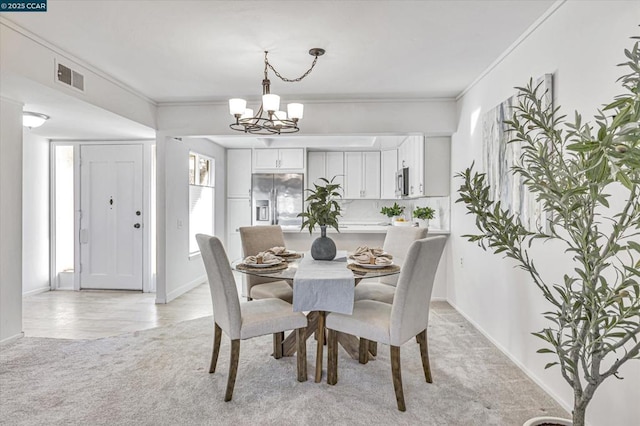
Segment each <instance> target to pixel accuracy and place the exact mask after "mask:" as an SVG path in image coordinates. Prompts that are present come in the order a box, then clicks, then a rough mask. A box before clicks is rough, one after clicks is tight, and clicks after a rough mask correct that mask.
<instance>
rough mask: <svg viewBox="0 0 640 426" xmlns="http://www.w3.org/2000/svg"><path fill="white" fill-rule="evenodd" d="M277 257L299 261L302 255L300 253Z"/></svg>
mask: <svg viewBox="0 0 640 426" xmlns="http://www.w3.org/2000/svg"><path fill="white" fill-rule="evenodd" d="M279 257H281V258H283V259H284V260H295V259H301V258H302V255H301V254H300V253H293V254H285V255H282V254H281V255H279Z"/></svg>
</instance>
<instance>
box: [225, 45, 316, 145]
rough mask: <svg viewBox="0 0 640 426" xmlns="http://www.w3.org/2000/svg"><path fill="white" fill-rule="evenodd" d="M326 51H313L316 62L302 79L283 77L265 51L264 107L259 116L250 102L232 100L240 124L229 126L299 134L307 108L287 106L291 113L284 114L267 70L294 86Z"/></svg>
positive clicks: (248, 130)
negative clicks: (272, 89)
mask: <svg viewBox="0 0 640 426" xmlns="http://www.w3.org/2000/svg"><path fill="white" fill-rule="evenodd" d="M324 52H325V50H324V49H321V48H318V47H316V48H313V49H311V50H309V55H311V56H313V57H314V58H313V63H312V64H311V68H309V69H308V70H307V71H306V72H305V73H304V74H302V75H301V76H300V77H298V78H294V79H288V78H285V77H283V76H282V75H280V73H279V72H278V71H276V69H275V68H274V67H273V66H272V65H271V64H270V63H269V60H268V59H267V54H268V53H269V52H267V51H265V52H264V80H262V104H261V105H260V109H259V110H258V113H257V114H256V115H253V110H252V109H251V108H247V101H245V100H244V99H238V98H234V99H229V113H231V115H233V116H234V117H235V118H236V122H235V123H232V124H230V125H229V127H231V128H232V129H233V130H237V131H239V132H244V133H252V134H254V135H273V134H278V135H279V134H281V133H295V132H297V131H298V130H300V129H299V128H298V121H299V120H300V119H302V112H303V109H304V106H303V105H302V104H299V103H291V104H288V105H287V112H284V111H280V96H278V95H275V94H273V93H271V91H270V86H271V81H269V77H268V76H267V71H268V69H269V68H271V71H273V72H274V74H275V75H276V76H278V78H280V80H282V81H285V82H288V83H294V82H297V81H300V80H302V79H303V78H305V77H306V76H308V75H309V73H310V72H311V70H313V67H314V66H315V65H316V62H317V61H318V56H322V55H324Z"/></svg>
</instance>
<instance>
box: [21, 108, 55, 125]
mask: <svg viewBox="0 0 640 426" xmlns="http://www.w3.org/2000/svg"><path fill="white" fill-rule="evenodd" d="M48 119H49V116H48V115H44V114H39V113H37V112H31V111H24V112H23V113H22V125H23V126H24V127H28V128H30V129H33V128H34V127H40V126H42V125H43V124H44V122H45V121H47V120H48Z"/></svg>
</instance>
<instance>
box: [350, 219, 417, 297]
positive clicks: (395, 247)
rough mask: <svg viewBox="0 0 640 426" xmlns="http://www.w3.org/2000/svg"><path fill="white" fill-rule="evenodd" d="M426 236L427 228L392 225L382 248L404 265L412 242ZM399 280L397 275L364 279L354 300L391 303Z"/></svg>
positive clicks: (394, 259)
mask: <svg viewBox="0 0 640 426" xmlns="http://www.w3.org/2000/svg"><path fill="white" fill-rule="evenodd" d="M426 236H427V228H414V227H409V226H406V227H405V226H391V227H389V229H388V230H387V235H386V236H385V237H384V243H383V245H382V249H383V250H384V251H386V252H387V253H390V254H392V255H393V263H395V264H396V265H400V267H403V264H404V260H405V258H406V257H407V252H408V251H409V247H410V246H411V244H413V242H414V241H416V240H420V239H422V238H425V237H426ZM397 281H398V276H397V275H390V276H386V277H380V278H379V279H378V280H377V281H374V280H363V281H362V282H361V283H360V284H358V285H357V286H356V289H355V296H354V300H356V301H358V300H377V301H378V302H384V303H389V304H390V303H392V302H393V295H394V294H395V292H396V282H397Z"/></svg>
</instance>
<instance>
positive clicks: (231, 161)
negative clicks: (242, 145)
mask: <svg viewBox="0 0 640 426" xmlns="http://www.w3.org/2000/svg"><path fill="white" fill-rule="evenodd" d="M227 197H228V198H250V197H251V150H250V149H228V150H227Z"/></svg>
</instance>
